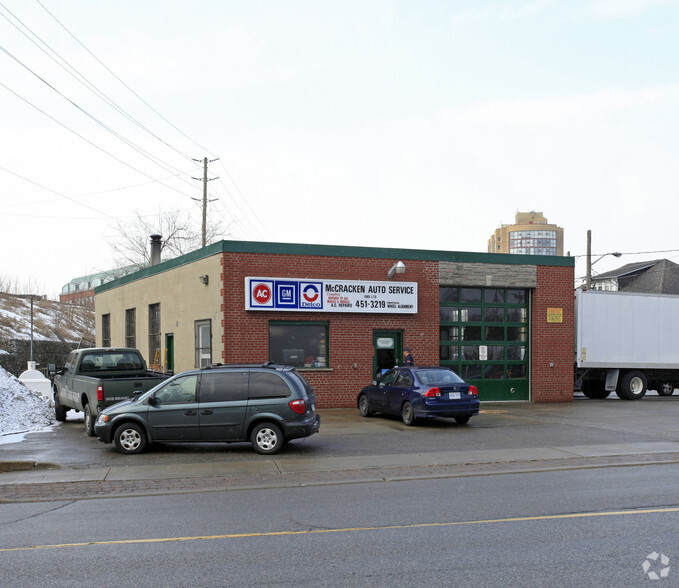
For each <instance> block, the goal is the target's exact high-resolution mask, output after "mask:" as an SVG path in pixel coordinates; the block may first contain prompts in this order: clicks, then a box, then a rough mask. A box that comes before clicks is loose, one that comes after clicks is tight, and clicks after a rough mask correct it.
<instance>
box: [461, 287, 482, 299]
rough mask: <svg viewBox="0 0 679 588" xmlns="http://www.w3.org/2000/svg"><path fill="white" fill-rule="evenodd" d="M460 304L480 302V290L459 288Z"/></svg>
mask: <svg viewBox="0 0 679 588" xmlns="http://www.w3.org/2000/svg"><path fill="white" fill-rule="evenodd" d="M460 302H481V288H460Z"/></svg>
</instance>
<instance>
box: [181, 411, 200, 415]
mask: <svg viewBox="0 0 679 588" xmlns="http://www.w3.org/2000/svg"><path fill="white" fill-rule="evenodd" d="M184 414H185V415H186V416H196V415H197V414H198V411H197V410H187V411H185V412H184Z"/></svg>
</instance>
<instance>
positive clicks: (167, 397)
mask: <svg viewBox="0 0 679 588" xmlns="http://www.w3.org/2000/svg"><path fill="white" fill-rule="evenodd" d="M320 424H321V417H320V416H319V415H318V414H316V394H315V392H314V389H313V388H312V387H311V385H310V384H309V382H307V381H306V379H305V378H304V377H303V376H302V375H301V374H300V373H299V372H297V371H296V370H295V369H294V368H293V367H290V366H282V365H274V364H272V363H266V364H263V365H250V364H247V365H245V364H242V365H221V364H216V365H212V366H209V367H207V368H202V369H198V370H191V371H187V372H182V373H181V374H177V375H176V376H173V377H172V378H170V379H169V380H166V381H165V382H163V383H162V384H160V385H158V386H156V387H155V388H153V389H151V390H149V391H148V392H146V393H144V394H142V395H140V396H138V397H137V398H135V399H133V400H128V401H125V402H120V403H118V404H115V405H113V406H111V407H109V408H107V409H105V410H104V411H103V412H102V413H101V414H100V415H99V418H97V422H96V423H95V425H94V431H95V433H96V435H97V436H98V437H99V440H100V441H103V442H104V443H111V442H114V443H115V446H116V448H117V449H118V451H120V452H121V453H140V452H142V451H143V450H144V449H145V448H146V447H147V446H148V445H150V444H151V443H154V442H156V441H168V442H176V441H178V442H182V441H183V442H192V443H194V442H200V441H205V442H226V443H235V442H241V441H250V442H251V443H252V446H253V447H254V449H255V451H257V452H258V453H264V454H272V453H277V452H278V451H280V450H281V448H282V447H283V445H284V444H285V442H286V441H289V440H290V439H298V438H300V437H308V436H309V435H313V434H314V433H317V432H318V430H319V428H320Z"/></svg>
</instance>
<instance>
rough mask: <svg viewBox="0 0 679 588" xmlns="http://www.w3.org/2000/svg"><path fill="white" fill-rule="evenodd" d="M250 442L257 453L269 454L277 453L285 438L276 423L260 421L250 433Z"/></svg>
mask: <svg viewBox="0 0 679 588" xmlns="http://www.w3.org/2000/svg"><path fill="white" fill-rule="evenodd" d="M250 442H251V443H252V446H253V447H254V449H255V451H256V452H257V453H262V454H265V455H271V454H272V453H278V452H279V451H280V450H281V448H282V447H283V443H284V442H285V439H284V438H283V432H282V431H281V429H280V427H278V425H274V424H273V423H260V424H259V425H257V426H256V427H255V428H254V429H252V434H251V435H250Z"/></svg>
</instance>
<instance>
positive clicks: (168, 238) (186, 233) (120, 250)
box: [110, 210, 227, 268]
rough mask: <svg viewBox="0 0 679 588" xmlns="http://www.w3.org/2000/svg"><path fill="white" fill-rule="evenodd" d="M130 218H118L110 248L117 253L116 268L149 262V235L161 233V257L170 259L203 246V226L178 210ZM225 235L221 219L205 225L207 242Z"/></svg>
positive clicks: (136, 266)
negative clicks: (119, 219) (124, 219)
mask: <svg viewBox="0 0 679 588" xmlns="http://www.w3.org/2000/svg"><path fill="white" fill-rule="evenodd" d="M134 214H135V218H134V220H132V221H127V222H122V221H118V223H117V226H116V228H115V230H116V235H115V236H114V237H113V238H112V240H111V243H110V244H111V247H112V248H113V250H114V251H115V253H116V260H115V263H116V265H117V266H118V267H126V268H142V267H146V266H148V265H149V263H150V256H151V253H150V247H149V241H150V236H151V235H154V234H158V235H161V236H162V243H161V258H162V259H173V258H175V257H179V256H180V255H184V254H185V253H189V252H191V251H194V250H195V249H199V248H200V247H201V246H202V228H201V227H200V226H198V225H196V224H194V223H192V222H191V219H190V216H189V215H187V214H186V213H185V212H182V211H181V210H166V211H159V212H158V215H157V216H153V217H150V216H144V215H142V214H141V212H140V211H138V210H136V211H135V212H134ZM225 236H227V234H226V231H225V227H224V223H223V221H222V219H214V218H211V219H210V220H209V222H208V224H207V229H206V241H207V243H208V244H210V243H214V242H215V241H217V240H219V239H221V238H223V237H225Z"/></svg>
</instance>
